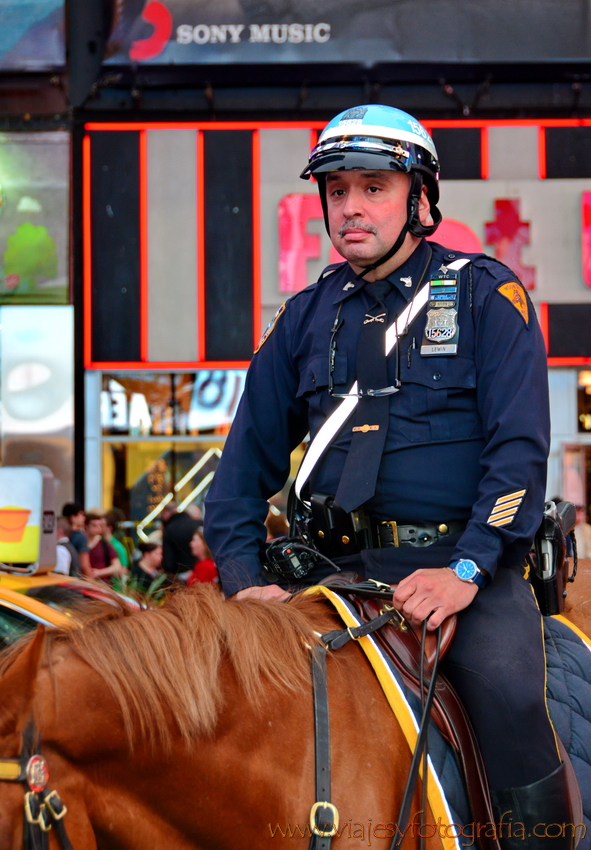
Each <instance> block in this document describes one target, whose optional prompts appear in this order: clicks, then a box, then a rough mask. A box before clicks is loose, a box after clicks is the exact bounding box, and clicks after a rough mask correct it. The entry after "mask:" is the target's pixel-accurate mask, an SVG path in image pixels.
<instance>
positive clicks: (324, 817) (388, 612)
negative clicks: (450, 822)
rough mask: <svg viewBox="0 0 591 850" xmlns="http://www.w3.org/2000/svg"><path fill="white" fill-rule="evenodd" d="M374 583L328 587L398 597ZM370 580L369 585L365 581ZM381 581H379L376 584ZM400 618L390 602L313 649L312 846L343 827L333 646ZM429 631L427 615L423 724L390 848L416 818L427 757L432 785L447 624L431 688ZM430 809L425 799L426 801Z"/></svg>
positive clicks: (322, 844)
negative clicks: (335, 794)
mask: <svg viewBox="0 0 591 850" xmlns="http://www.w3.org/2000/svg"><path fill="white" fill-rule="evenodd" d="M373 584H374V586H373V587H372V586H371V585H369V582H367V583H362V584H361V585H353V586H349V587H348V588H347V587H339V586H336V585H331V584H328V583H327V587H329V588H330V589H331V590H333V591H335V592H337V593H339V592H341V593H344V592H347V591H348V592H350V591H351V590H355V592H359V593H360V595H363V596H368V597H371V598H373V599H376V598H378V599H379V598H383V599H384V600H385V601H388V602H391V601H392V591H391V589H390V588H389V586H388V585H382V587H383V588H386V587H387V588H388V590H387V591H385V590H382V589H381V588H380V587H379V585H380V584H381V583H378V582H374V583H373ZM364 585H365V586H364ZM375 585H378V588H377V589H376V587H375ZM394 619H398V620H400V619H402V615H401V614H400V612H399V611H397V610H396V609H395V608H393V607H391V606H390V605H385V606H384V609H382V613H381V614H380V615H379V616H378V617H374V618H373V619H372V620H369V621H368V622H367V623H364V624H363V625H361V626H357V627H354V628H351V627H349V628H346V629H336V630H334V631H331V632H326V634H323V635H321V638H320V639H321V640H322V644H318V645H316V646H314V647H313V648H312V649H311V663H312V689H313V696H314V743H315V753H316V802H315V803H314V805H313V806H312V809H311V810H310V824H309V825H310V831H311V838H310V844H309V845H308V850H330V846H331V841H332V839H333V838H334V837H335V836H336V835H337V833H338V828H339V812H338V810H337V808H336V806H335V805H333V803H331V801H330V797H331V789H330V719H329V709H328V684H327V675H326V653H327V649H331V650H336V649H340V648H341V647H342V646H344V645H345V644H346V643H348V642H349V641H350V640H359V639H360V638H362V637H365V636H366V635H370V634H371V633H372V632H375V631H377V630H378V629H381V628H382V627H383V626H385V625H386V624H387V623H390V622H391V621H392V620H394ZM426 634H427V621H426V620H425V622H424V623H423V633H422V640H421V710H422V714H421V720H420V725H419V734H418V737H417V741H416V745H415V749H414V752H413V757H412V761H411V765H410V768H409V772H408V778H407V782H406V787H405V789H404V794H403V797H402V802H401V805H400V811H399V815H398V820H397V825H398V829H397V833H398V834H397V835H396V834H395V836H394V838H393V839H392V843H391V845H390V850H399V848H400V847H401V845H402V842H403V841H404V836H405V830H406V827H407V825H408V821H409V818H410V809H411V804H412V799H413V795H414V790H415V787H416V784H417V780H418V776H419V767H420V765H421V762H423V775H424V777H425V779H424V783H423V796H424V794H425V788H426V776H427V772H426V767H427V765H426V760H427V755H428V750H427V748H428V736H427V732H428V728H429V718H430V715H431V708H432V705H433V699H434V696H435V686H436V680H437V667H438V664H439V653H440V648H441V626H439V628H438V629H437V632H436V634H437V647H436V652H435V659H434V663H433V667H432V670H431V677H430V681H429V683H428V687H427V689H426V694H425V682H424V661H425V639H426ZM422 808H423V810H425V805H423V806H422ZM423 846H424V839H423V838H422V837H421V847H423Z"/></svg>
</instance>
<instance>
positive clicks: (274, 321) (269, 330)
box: [254, 301, 287, 354]
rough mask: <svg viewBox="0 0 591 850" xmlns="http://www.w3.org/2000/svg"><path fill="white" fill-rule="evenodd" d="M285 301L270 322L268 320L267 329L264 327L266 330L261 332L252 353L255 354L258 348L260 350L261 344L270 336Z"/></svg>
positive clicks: (283, 308)
mask: <svg viewBox="0 0 591 850" xmlns="http://www.w3.org/2000/svg"><path fill="white" fill-rule="evenodd" d="M286 303H287V302H285V301H284V302H283V304H282V305H281V307H280V308H279V309H278V310H277V312H276V313H275V315H274V316H273V318H272V319H271V321H270V322H269V324H268V325H267V329H266V331H265V332H264V334H263V335H262V337H261V338H260V340H259V344H258V345H257V347H256V348H255V350H254V353H255V354H256V353H257V352H258V351H260V350H261V348H262V347H263V345H264V344H265V343H266V342H267V340H268V339H269V337H270V336H271V334H272V333H273V330H274V329H275V325H276V324H277V319H278V318H279V316H280V315H281V314H282V313H283V311H284V310H285V304H286Z"/></svg>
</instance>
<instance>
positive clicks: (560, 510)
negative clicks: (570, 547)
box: [530, 502, 576, 616]
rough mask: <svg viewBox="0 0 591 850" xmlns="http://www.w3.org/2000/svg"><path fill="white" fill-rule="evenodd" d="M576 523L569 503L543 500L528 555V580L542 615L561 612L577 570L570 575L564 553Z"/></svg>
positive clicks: (574, 512)
mask: <svg viewBox="0 0 591 850" xmlns="http://www.w3.org/2000/svg"><path fill="white" fill-rule="evenodd" d="M575 522H576V509H575V506H574V505H573V504H572V502H559V503H558V504H557V505H556V504H555V503H554V502H546V505H545V507H544V516H543V518H542V522H541V524H540V527H539V529H538V531H537V533H536V536H535V538H534V548H533V552H532V553H531V556H530V564H531V567H532V569H531V576H530V578H531V583H532V585H533V589H534V593H535V594H536V599H537V601H538V605H539V607H540V611H541V612H542V614H543V615H544V616H550V615H553V614H560V613H561V612H562V611H564V605H565V599H566V584H567V582H568V581H573V580H574V576H575V573H576V557H575V569H574V570H573V575H572V576H571V577H569V563H568V558H567V553H566V536H567V534H570V533H571V532H572V531H573V529H574V527H575Z"/></svg>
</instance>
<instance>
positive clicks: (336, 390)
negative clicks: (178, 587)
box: [206, 105, 574, 850]
mask: <svg viewBox="0 0 591 850" xmlns="http://www.w3.org/2000/svg"><path fill="white" fill-rule="evenodd" d="M438 172H439V163H438V160H437V153H436V150H435V147H434V145H433V142H432V140H431V138H430V136H429V135H428V133H427V131H426V130H425V128H424V127H423V126H422V125H421V124H420V123H419V122H418V121H416V120H415V119H414V118H412V116H410V115H407V114H406V113H404V112H401V111H400V110H398V109H393V108H391V107H387V106H379V105H370V106H361V107H356V108H354V109H349V110H347V111H346V112H344V113H341V114H340V115H338V116H337V117H336V118H334V119H333V120H332V121H331V122H330V123H329V124H328V125H327V127H326V128H325V130H324V131H323V133H322V134H321V136H320V139H319V142H318V145H317V146H316V147H315V148H314V150H313V151H312V153H311V155H310V159H309V162H308V165H307V167H306V168H305V170H304V172H303V173H302V175H301V176H302V177H303V178H305V179H308V178H310V177H311V176H314V178H315V179H316V180H317V182H318V188H319V191H320V197H321V200H322V205H323V209H324V214H325V221H326V226H327V228H328V232H329V235H330V238H331V240H332V242H333V244H334V246H335V247H336V249H337V250H338V251H339V253H340V254H341V255H342V256H343V257H344V258H345V259H346V262H344V263H342V264H340V265H336V266H332V267H329V268H328V269H326V270H325V272H324V273H323V274H322V275H321V277H320V280H319V281H318V282H317V283H316V284H314V285H312V286H309V287H308V288H307V289H304V290H303V291H302V292H299V293H298V294H297V295H295V296H294V297H293V298H291V299H290V300H289V301H288V302H287V303H286V304H285V305H284V306H283V307H282V308H281V310H280V311H279V313H278V315H277V316H276V318H275V320H274V322H273V323H272V325H271V326H270V328H269V329H268V330H267V332H266V333H265V335H264V336H263V339H262V340H261V343H260V344H259V347H258V349H257V351H256V352H255V355H254V357H253V360H252V364H251V367H250V369H249V373H248V377H247V381H246V387H245V391H244V395H243V397H242V400H241V403H240V408H239V410H238V413H237V416H236V419H235V421H234V424H233V426H232V429H231V432H230V435H229V437H228V440H227V443H226V447H225V450H224V454H223V457H222V459H221V462H220V466H219V468H218V471H217V473H216V476H215V479H214V481H213V484H212V487H211V490H210V493H209V495H208V498H207V503H206V508H207V512H206V536H207V540H208V543H209V546H210V548H211V550H212V552H213V553H214V557H215V560H216V563H217V565H218V568H219V571H220V576H221V581H222V585H223V588H224V591H225V592H226V594H227V595H231V594H237V596H238V598H244V597H247V596H248V597H258V598H263V599H273V598H276V599H282V598H285V596H286V595H287V593H286V590H285V589H283V588H282V587H280V586H279V584H277V583H270V581H269V580H268V579H267V578H266V577H265V573H264V572H263V569H262V567H261V553H262V552H263V551H264V541H265V527H264V519H265V516H266V514H267V499H268V498H269V497H270V496H271V495H273V494H274V493H276V492H277V491H278V490H280V489H281V488H282V487H283V485H284V484H285V481H286V479H287V477H288V474H289V459H290V453H291V451H292V450H293V449H294V448H295V447H296V446H297V445H298V444H299V443H300V442H301V441H302V440H303V438H304V437H305V435H306V434H307V433H308V431H309V432H310V436H311V444H310V447H309V449H308V452H307V454H306V457H305V458H304V462H303V465H302V470H301V472H300V475H299V480H298V482H297V487H296V489H297V492H298V496H301V499H302V502H303V503H305V504H306V505H308V506H309V509H310V511H311V513H312V522H311V524H310V525H309V527H310V528H311V529H312V532H311V533H312V537H313V539H314V545H315V546H316V547H317V548H318V549H319V550H320V551H321V552H324V554H325V555H326V556H327V557H330V558H331V559H332V560H334V561H335V563H337V564H338V565H339V566H340V567H346V568H349V569H354V570H355V571H356V572H357V573H359V574H360V575H362V576H364V577H365V578H366V579H376V580H379V581H384V582H387V583H398V589H397V591H396V594H395V596H394V601H395V604H396V605H397V606H398V607H399V608H400V609H401V610H402V611H403V612H404V614H405V615H406V616H407V617H408V618H410V619H412V620H413V621H414V622H421V621H423V620H424V619H425V618H427V617H429V615H431V616H430V619H429V622H428V628H429V629H435V628H436V627H437V626H438V625H439V624H440V623H441V622H442V620H443V619H444V618H445V617H447V616H449V615H451V614H453V613H457V614H458V626H457V632H456V637H455V639H454V642H453V645H452V647H451V649H450V650H449V653H448V655H447V656H446V658H445V660H444V664H443V669H444V672H445V673H446V674H447V676H448V678H449V679H450V680H451V682H452V684H453V685H454V687H455V688H456V690H457V691H458V692H459V694H460V696H461V698H462V700H463V701H464V704H465V706H466V709H467V711H468V713H469V715H470V718H471V720H472V723H473V726H474V729H475V732H476V736H477V738H478V741H479V744H480V747H481V750H482V754H483V758H484V762H485V766H486V769H487V774H488V779H489V784H490V788H491V789H492V795H493V802H494V804H495V808H496V811H497V812H498V816H499V817H500V816H501V815H503V813H506V812H510V814H509V815H507V814H505V818H504V819H505V821H507V820H513V821H518V822H522V823H524V824H525V831H526V833H530V836H529V837H528V838H523V836H522V834H521V833H520V835H519V837H515V836H514V837H512V838H511V837H508V836H507V835H506V834H503V836H502V840H501V843H502V845H503V846H504V847H507V848H509V847H510V848H516V847H521V848H530V850H533V848H538V847H547V848H549V850H550V848H559V847H560V848H566V847H569V848H570V847H572V846H574V845H573V840H572V838H571V837H570V836H567V837H559V838H555V839H551V838H546V837H544V838H541V837H536V835H535V833H534V827H535V826H536V824H547V823H571V822H572V815H571V808H570V803H569V800H568V794H567V789H566V779H565V766H564V765H563V764H562V763H561V760H560V757H559V755H558V752H557V746H556V741H555V736H554V733H553V729H552V726H551V723H550V721H549V718H548V714H547V709H546V702H545V661H544V651H543V641H542V624H541V617H540V613H539V610H538V608H537V605H536V602H535V599H534V596H533V593H532V591H531V587H530V585H529V583H528V582H527V580H526V579H525V578H524V566H523V565H524V558H525V556H526V554H527V552H528V550H529V548H530V545H531V542H532V539H533V537H534V534H535V532H536V529H537V527H538V525H539V523H540V519H541V515H542V511H543V505H544V490H545V479H546V460H547V454H548V447H549V431H550V425H549V412H548V389H547V368H546V356H545V350H544V344H543V340H542V336H541V333H540V330H539V327H538V324H537V321H536V316H535V312H534V309H533V307H532V305H531V302H530V301H529V299H528V297H527V294H526V293H525V291H524V289H523V287H522V286H521V284H520V283H519V281H517V280H516V279H515V276H514V274H513V273H512V272H511V271H510V269H508V268H507V267H506V266H504V265H502V264H500V263H498V262H496V261H495V260H492V259H490V258H489V257H486V256H484V255H482V254H478V255H467V254H462V253H461V252H458V251H453V250H452V251H450V250H448V249H446V248H443V247H441V246H440V245H438V244H437V243H435V242H430V241H427V240H426V239H425V237H426V236H431V235H432V234H433V233H434V232H435V230H436V228H437V225H438V224H439V222H440V220H441V215H440V213H439V210H438V209H437V202H438V199H439V190H438V182H437V181H438ZM330 572H334V570H333V569H331V568H329V567H325V568H324V567H322V562H321V561H317V562H316V563H315V564H314V566H313V568H312V569H311V571H310V572H309V574H308V575H307V576H306V578H305V582H306V583H315V582H317V581H318V580H319V579H320V578H322V577H324V576H325V575H327V574H329V573H330ZM536 832H538V833H540V835H542V834H544V830H543V829H537V830H536ZM566 832H568V830H566Z"/></svg>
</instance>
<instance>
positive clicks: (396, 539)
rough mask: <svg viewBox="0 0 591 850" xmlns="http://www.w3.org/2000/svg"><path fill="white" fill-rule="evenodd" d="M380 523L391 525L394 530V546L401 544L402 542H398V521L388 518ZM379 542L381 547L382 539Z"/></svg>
mask: <svg viewBox="0 0 591 850" xmlns="http://www.w3.org/2000/svg"><path fill="white" fill-rule="evenodd" d="M380 525H389V526H390V528H391V530H392V542H393V544H394V546H400V543H399V542H398V523H397V522H396V520H393V519H389V520H386V521H385V522H380ZM378 537H379V535H378ZM379 543H380V547H381V545H382V541H381V540H380V541H379Z"/></svg>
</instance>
